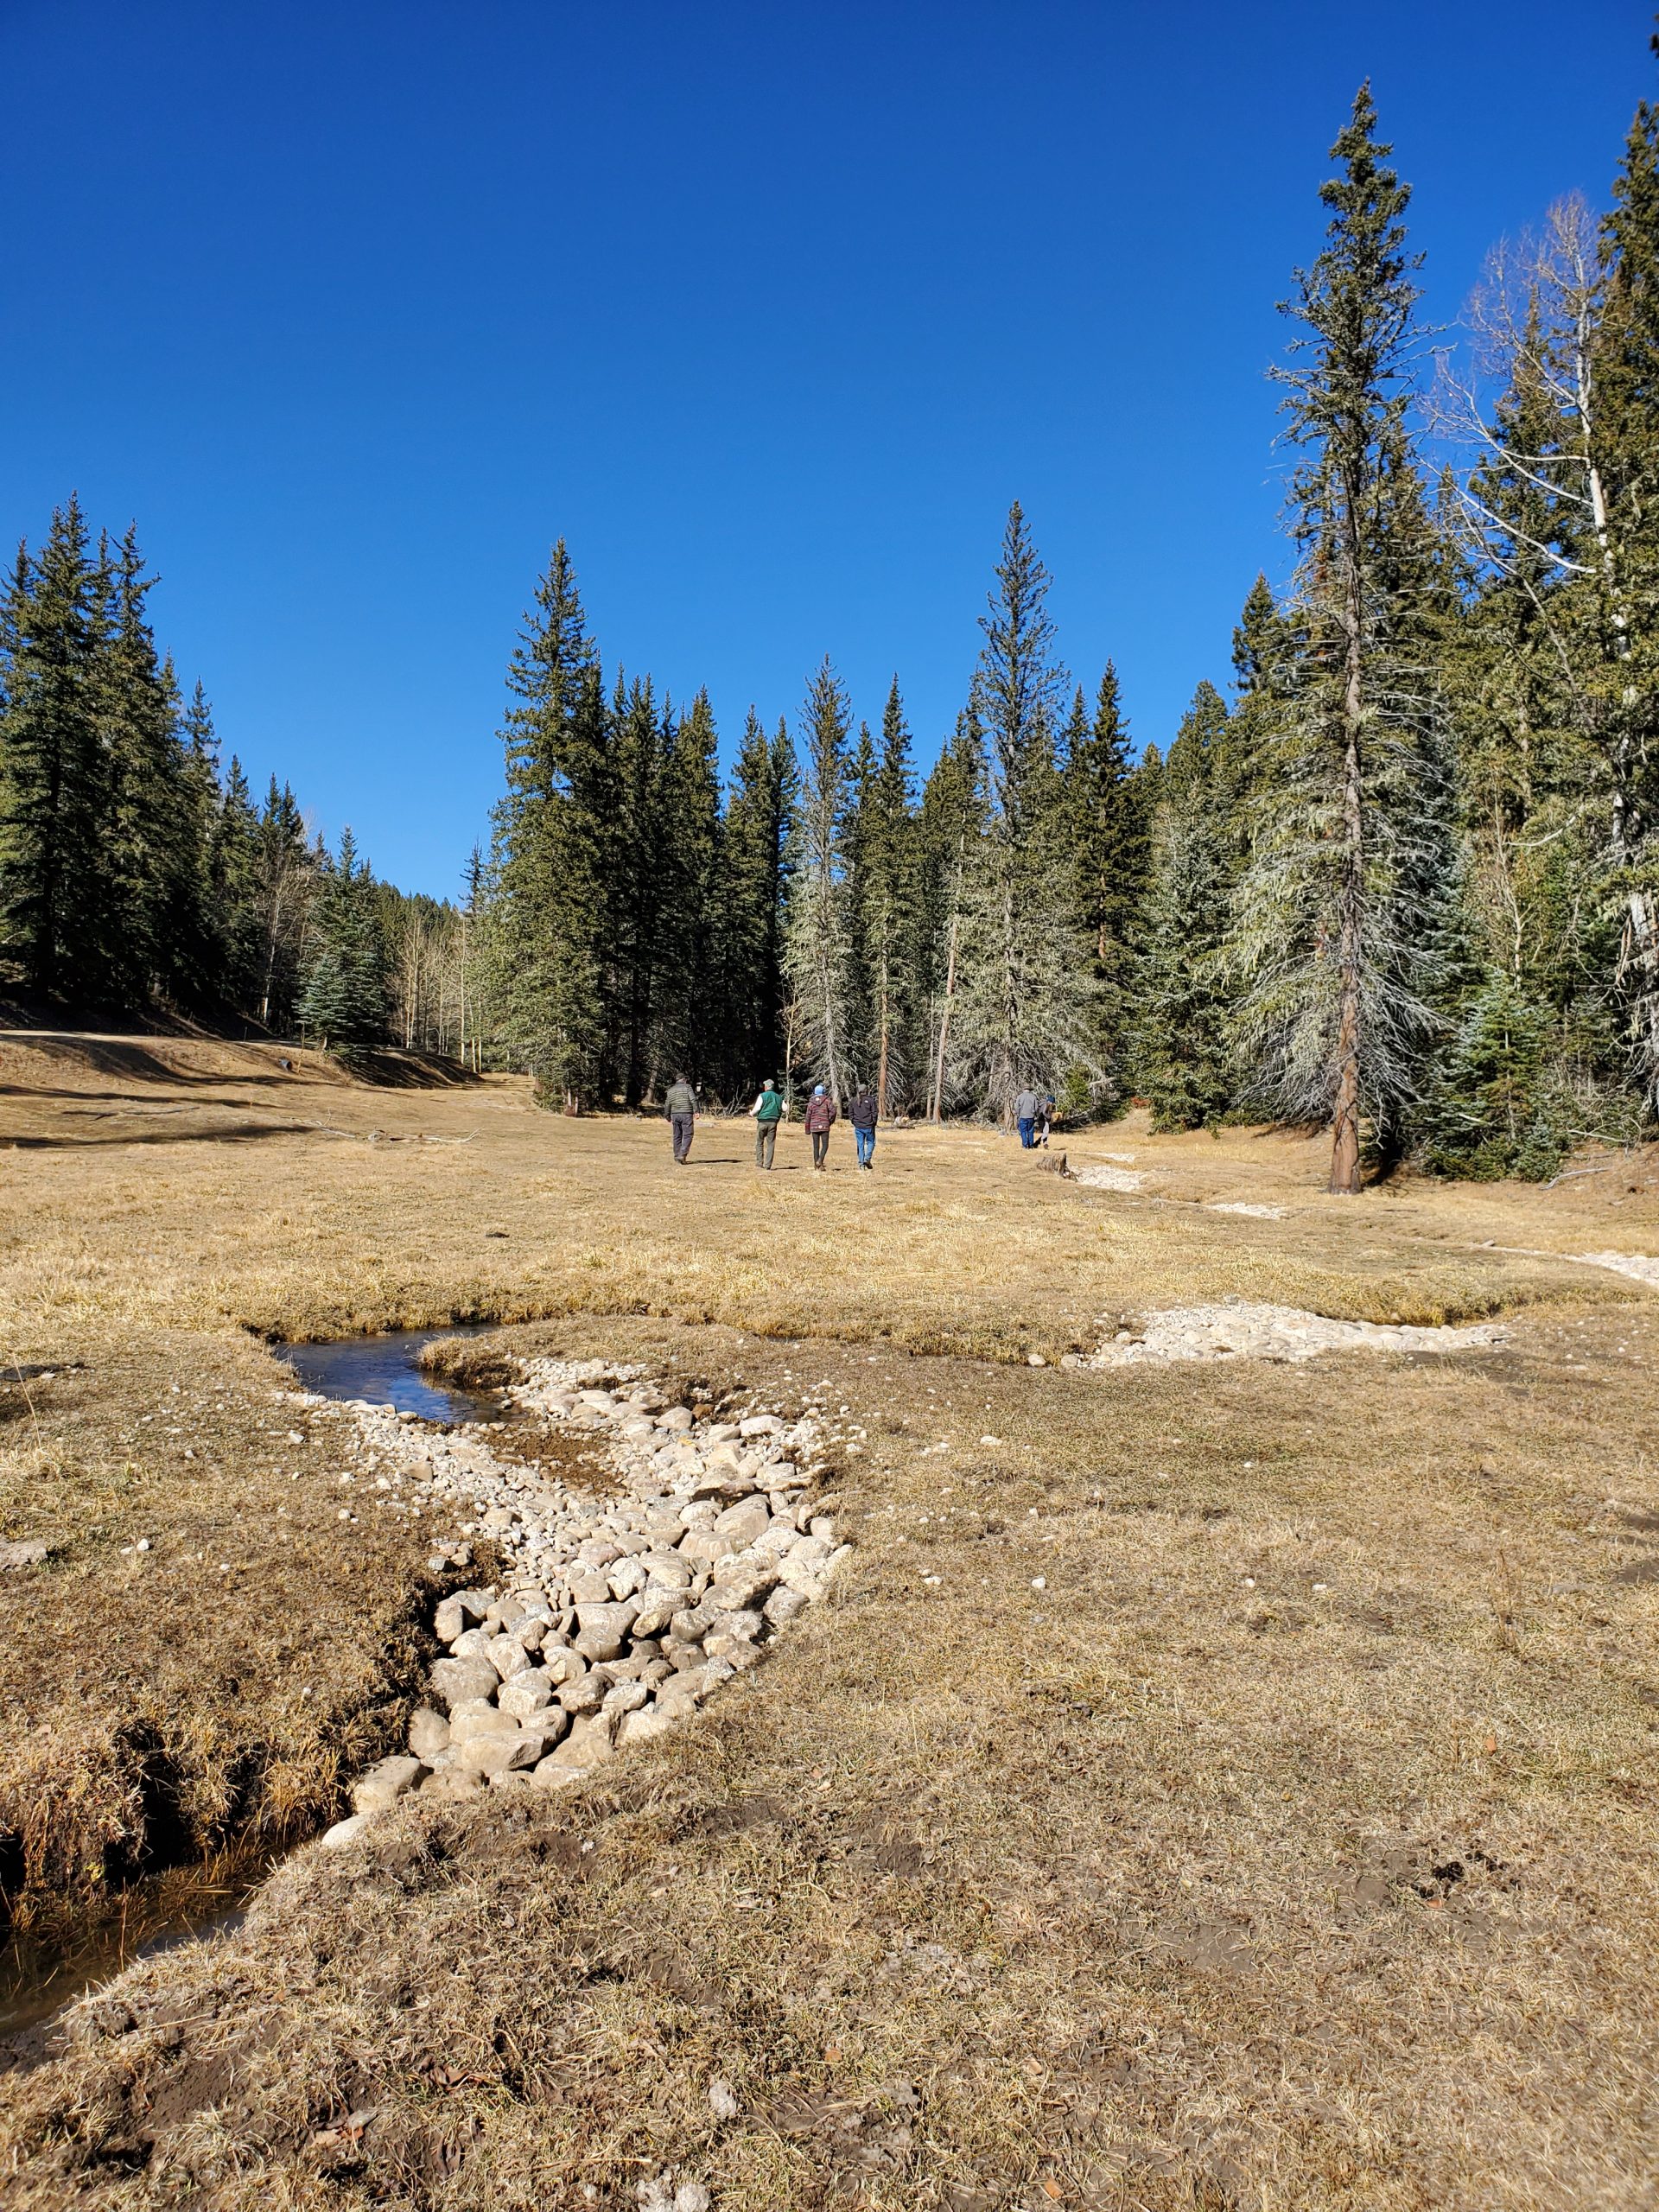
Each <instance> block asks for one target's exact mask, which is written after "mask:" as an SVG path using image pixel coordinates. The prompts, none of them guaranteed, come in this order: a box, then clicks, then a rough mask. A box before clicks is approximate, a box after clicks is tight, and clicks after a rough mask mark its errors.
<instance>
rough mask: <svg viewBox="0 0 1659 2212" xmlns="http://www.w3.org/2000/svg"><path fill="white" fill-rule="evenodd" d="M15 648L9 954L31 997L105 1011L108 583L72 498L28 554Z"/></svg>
mask: <svg viewBox="0 0 1659 2212" xmlns="http://www.w3.org/2000/svg"><path fill="white" fill-rule="evenodd" d="M5 639H6V645H7V651H8V658H9V662H10V665H9V667H8V670H7V673H6V687H5V688H6V699H5V718H4V722H3V726H0V948H3V952H4V956H5V957H6V959H7V961H8V963H10V966H11V968H12V969H13V972H14V973H15V974H16V977H17V980H18V982H20V983H21V984H22V988H23V989H24V990H25V991H26V992H28V993H29V995H31V996H33V997H35V998H37V999H41V1000H45V1001H53V1000H58V1001H62V1000H66V999H68V998H71V997H75V998H79V999H80V1000H82V1001H91V1002H98V1001H107V1000H108V998H109V996H110V995H111V987H112V985H113V984H114V982H115V981H116V978H115V976H114V975H113V973H112V967H113V954H114V945H115V940H116V935H117V924H116V918H115V915H114V912H113V911H112V900H111V895H110V876H109V869H108V855H107V851H106V839H107V835H108V829H109V821H110V810H111V789H110V782H111V779H110V763H109V756H108V752H107V749H106V747H105V742H104V732H103V724H102V720H101V714H100V707H101V700H100V686H99V578H98V574H97V570H96V569H95V567H94V564H93V563H92V559H91V557H90V547H89V543H88V537H87V531H86V521H85V519H84V518H83V516H82V514H81V511H80V506H79V502H78V501H77V500H76V499H73V497H72V498H71V499H70V500H69V502H68V504H67V506H64V507H60V509H58V511H57V512H55V513H54V516H53V518H52V526H51V529H50V531H49V532H48V536H47V539H46V543H45V544H44V545H43V546H42V547H41V553H40V556H39V558H38V560H31V559H30V557H29V554H28V552H27V550H25V549H23V548H21V547H20V549H19V550H18V555H17V561H16V567H15V569H14V570H13V573H12V578H11V582H10V588H9V590H8V592H7V594H6V602H5Z"/></svg>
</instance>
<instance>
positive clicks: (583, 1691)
mask: <svg viewBox="0 0 1659 2212" xmlns="http://www.w3.org/2000/svg"><path fill="white" fill-rule="evenodd" d="M608 1688H610V1684H609V1683H608V1682H607V1681H606V1679H605V1677H604V1676H603V1675H596V1674H589V1675H577V1677H576V1679H575V1681H571V1682H563V1683H562V1684H561V1685H560V1687H559V1691H558V1703H559V1705H560V1707H562V1709H563V1711H564V1712H566V1713H597V1712H598V1711H599V1708H600V1707H601V1705H603V1704H604V1702H605V1693H606V1691H607V1689H608Z"/></svg>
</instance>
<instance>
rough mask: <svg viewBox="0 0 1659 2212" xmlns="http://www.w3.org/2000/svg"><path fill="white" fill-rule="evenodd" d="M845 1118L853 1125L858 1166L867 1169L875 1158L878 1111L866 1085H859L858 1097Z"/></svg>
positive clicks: (873, 1097) (872, 1092) (872, 1094)
mask: <svg viewBox="0 0 1659 2212" xmlns="http://www.w3.org/2000/svg"><path fill="white" fill-rule="evenodd" d="M847 1118H848V1120H849V1122H851V1123H852V1125H853V1142H854V1143H855V1145H856V1146H857V1147H858V1164H859V1166H861V1167H868V1166H871V1164H872V1163H873V1161H874V1157H875V1125H876V1123H877V1122H879V1121H880V1118H881V1114H880V1108H879V1107H878V1106H877V1104H876V1100H875V1093H874V1091H873V1090H871V1089H870V1086H869V1084H868V1083H861V1084H859V1086H858V1095H857V1096H856V1097H855V1099H854V1100H853V1103H852V1104H851V1106H850V1107H849V1109H847Z"/></svg>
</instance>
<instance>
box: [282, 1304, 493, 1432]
mask: <svg viewBox="0 0 1659 2212" xmlns="http://www.w3.org/2000/svg"><path fill="white" fill-rule="evenodd" d="M496 1325H497V1324H496V1323H494V1322H493V1321H477V1322H473V1323H469V1324H464V1325H461V1326H459V1327H455V1328H449V1329H394V1330H392V1331H391V1332H390V1333H389V1334H387V1335H385V1336H383V1337H338V1338H334V1340H333V1341H332V1342H329V1343H327V1344H284V1345H283V1348H282V1351H281V1353H280V1355H279V1357H281V1358H282V1359H283V1361H285V1362H286V1363H287V1364H288V1365H289V1367H291V1368H292V1369H293V1370H294V1372H295V1374H296V1376H298V1377H299V1379H300V1381H301V1382H302V1383H304V1385H305V1387H306V1389H308V1390H315V1392H316V1393H317V1394H318V1395H319V1396H320V1397H324V1398H342V1399H344V1398H365V1399H366V1400H367V1401H368V1402H369V1403H370V1404H371V1405H375V1406H392V1407H395V1408H396V1409H397V1412H399V1413H401V1414H419V1415H420V1416H421V1418H422V1419H423V1421H442V1422H444V1423H446V1424H448V1423H450V1422H454V1421H501V1420H504V1419H505V1418H506V1408H505V1407H504V1405H503V1403H502V1402H501V1400H500V1399H499V1397H496V1396H493V1395H486V1394H483V1393H480V1392H478V1391H474V1390H462V1389H457V1388H456V1387H455V1386H454V1384H451V1383H435V1382H432V1381H429V1379H428V1377H427V1376H424V1375H423V1374H422V1372H421V1370H420V1369H419V1368H418V1367H417V1366H416V1361H417V1360H418V1359H419V1357H420V1355H421V1353H422V1351H423V1349H424V1348H425V1346H426V1345H428V1344H438V1343H440V1342H442V1341H444V1340H446V1339H448V1338H451V1337H477V1336H482V1335H483V1334H484V1333H485V1332H486V1331H487V1330H490V1329H493V1328H494V1327H496Z"/></svg>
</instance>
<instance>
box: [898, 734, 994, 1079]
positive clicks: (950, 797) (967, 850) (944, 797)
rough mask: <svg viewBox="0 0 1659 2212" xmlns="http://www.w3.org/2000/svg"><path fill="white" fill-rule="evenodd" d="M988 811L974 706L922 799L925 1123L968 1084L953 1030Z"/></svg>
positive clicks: (920, 964) (919, 934) (920, 969)
mask: <svg viewBox="0 0 1659 2212" xmlns="http://www.w3.org/2000/svg"><path fill="white" fill-rule="evenodd" d="M987 815H988V799H987V794H986V769H985V736H984V732H983V730H982V728H981V727H980V722H979V717H978V715H977V713H976V711H975V708H974V704H973V702H972V701H971V699H970V701H969V704H968V706H967V707H965V708H964V709H963V712H962V713H961V714H960V715H958V716H957V727H956V729H955V731H954V733H953V734H952V735H951V737H950V741H949V742H948V743H947V744H946V745H945V747H944V750H943V751H942V752H941V753H940V754H939V757H938V761H937V762H936V763H935V764H934V766H933V770H932V772H931V774H930V775H929V777H928V779H927V782H926V784H925V785H924V787H923V791H922V808H921V817H920V820H919V821H918V824H917V843H918V874H919V879H920V880H919V884H918V900H917V930H916V940H917V976H918V986H917V996H918V1001H919V1006H920V1008H921V1010H922V1011H923V1014H924V1017H925V1033H926V1049H927V1068H928V1074H927V1089H926V1099H927V1116H928V1119H929V1120H930V1121H932V1122H938V1121H941V1120H943V1118H944V1108H945V1102H946V1100H947V1099H951V1100H954V1099H955V1098H956V1097H957V1096H958V1094H959V1092H960V1090H961V1089H962V1084H961V1082H960V1080H959V1075H958V1065H957V1059H956V1058H954V1057H953V1056H952V1053H951V1049H950V1046H951V1030H952V1025H953V1021H954V1018H955V1014H956V1007H957V990H958V986H959V983H960V979H961V970H962V958H961V955H962V924H963V912H964V910H965V908H966V906H967V899H968V884H969V867H970V865H972V864H975V863H976V861H977V859H978V853H979V845H980V840H981V838H982V836H983V835H984V830H985V823H986V819H987Z"/></svg>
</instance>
